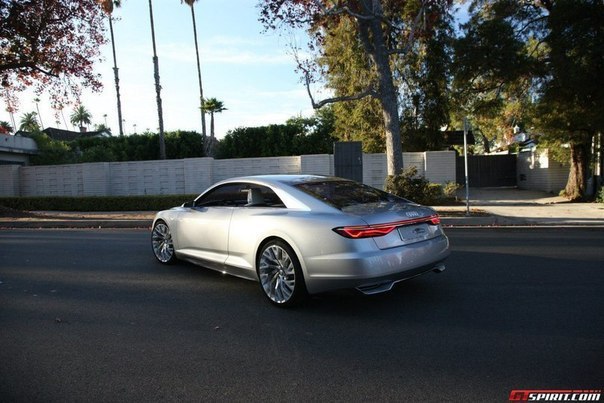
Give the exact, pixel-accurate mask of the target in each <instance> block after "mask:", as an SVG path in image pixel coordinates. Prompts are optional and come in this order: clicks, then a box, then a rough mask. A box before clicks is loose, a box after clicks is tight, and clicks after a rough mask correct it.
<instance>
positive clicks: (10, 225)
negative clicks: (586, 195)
mask: <svg viewBox="0 0 604 403" xmlns="http://www.w3.org/2000/svg"><path fill="white" fill-rule="evenodd" d="M441 221H442V225H443V227H445V228H465V227H474V228H506V227H507V228H514V227H550V228H555V227H584V228H585V227H592V228H604V224H600V223H585V222H581V221H577V220H573V219H568V220H562V221H555V222H551V221H544V220H539V219H527V218H516V217H504V216H498V215H485V216H479V217H446V216H445V217H441ZM152 223H153V220H149V219H138V220H128V219H87V220H78V219H62V220H61V219H58V220H31V221H19V220H0V229H42V228H44V229H69V228H73V229H76V228H81V229H84V228H89V229H92V228H116V229H126V228H132V229H134V228H139V229H150V228H151V225H152Z"/></svg>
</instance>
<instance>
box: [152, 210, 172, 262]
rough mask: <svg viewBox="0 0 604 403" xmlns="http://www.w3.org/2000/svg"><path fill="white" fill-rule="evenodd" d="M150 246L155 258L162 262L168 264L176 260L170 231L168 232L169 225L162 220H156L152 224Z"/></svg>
mask: <svg viewBox="0 0 604 403" xmlns="http://www.w3.org/2000/svg"><path fill="white" fill-rule="evenodd" d="M151 248H152V249H153V254H154V255H155V257H156V258H157V260H159V261H160V262H162V263H165V264H170V263H173V262H174V261H175V260H176V257H175V256H174V244H173V243H172V233H171V232H170V227H168V224H166V223H165V222H164V221H161V220H158V221H156V222H155V225H153V231H152V232H151Z"/></svg>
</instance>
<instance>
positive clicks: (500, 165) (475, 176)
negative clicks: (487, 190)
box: [456, 154, 516, 188]
mask: <svg viewBox="0 0 604 403" xmlns="http://www.w3.org/2000/svg"><path fill="white" fill-rule="evenodd" d="M456 168H457V172H456V179H457V183H459V184H460V185H464V184H465V169H464V157H457V161H456ZM468 176H469V180H470V187H477V188H480V187H502V186H516V155H515V154H506V155H468Z"/></svg>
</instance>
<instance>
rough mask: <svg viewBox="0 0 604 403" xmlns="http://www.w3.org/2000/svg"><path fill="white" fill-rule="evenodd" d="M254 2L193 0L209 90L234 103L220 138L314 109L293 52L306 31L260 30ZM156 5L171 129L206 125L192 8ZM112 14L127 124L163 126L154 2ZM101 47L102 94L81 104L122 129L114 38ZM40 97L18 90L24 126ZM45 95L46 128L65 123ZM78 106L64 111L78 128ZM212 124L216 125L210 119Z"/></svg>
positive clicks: (162, 0)
mask: <svg viewBox="0 0 604 403" xmlns="http://www.w3.org/2000/svg"><path fill="white" fill-rule="evenodd" d="M257 3H258V2H257V0H201V1H198V2H197V3H196V4H195V14H196V18H197V37H198V41H199V46H200V60H201V70H202V81H203V90H204V96H205V97H206V98H217V99H218V100H220V101H222V102H223V103H224V106H225V107H226V108H227V110H226V111H224V112H222V113H220V114H218V115H216V119H215V120H216V136H217V137H218V138H221V137H223V136H224V135H225V134H226V133H227V132H228V131H229V130H232V129H235V128H237V127H253V126H261V125H267V124H272V123H284V122H285V121H286V120H287V119H289V118H291V117H293V116H298V115H303V116H310V115H312V114H313V110H312V107H311V104H310V100H309V98H308V95H307V93H306V89H305V87H304V85H303V84H302V83H301V82H300V77H299V75H298V74H297V73H296V72H295V68H296V63H295V60H294V56H293V55H292V54H291V52H290V50H289V49H290V45H291V44H292V43H295V44H296V45H298V46H304V45H305V44H306V40H307V38H306V35H305V33H303V32H296V33H292V32H282V31H277V32H274V31H270V32H268V33H263V26H262V25H261V24H260V22H258V15H259V11H258V9H257V8H256V5H257ZM153 13H154V21H155V36H156V42H157V53H158V57H159V69H160V77H161V86H162V92H161V96H162V101H163V104H162V106H163V117H164V128H165V130H166V131H172V130H178V129H181V130H194V131H197V132H201V118H200V114H199V109H198V107H199V86H198V83H197V65H196V61H195V46H194V42H193V27H192V23H191V11H190V8H189V6H187V5H186V4H181V2H180V1H179V0H153ZM114 17H116V18H117V19H118V20H117V21H115V23H114V31H115V37H116V52H117V60H118V67H119V73H120V92H121V100H122V114H123V119H124V120H125V123H124V132H125V133H126V134H131V133H134V132H135V130H136V132H138V133H141V132H144V131H145V130H147V129H148V130H151V131H153V132H156V131H157V130H158V117H157V107H156V99H155V84H154V78H153V62H152V55H153V48H152V43H151V28H150V24H149V6H148V2H147V1H145V0H124V1H123V2H122V7H121V8H118V9H115V11H114ZM107 35H109V33H107ZM102 52H103V55H104V59H105V60H104V62H102V63H100V64H97V65H96V71H97V72H98V73H100V74H101V75H102V82H103V84H104V89H103V91H102V92H101V93H92V92H91V91H86V90H85V91H84V94H83V96H82V104H83V105H84V106H85V107H86V108H87V109H88V110H89V111H90V112H91V113H92V116H93V119H92V120H93V125H94V124H99V123H105V122H106V124H107V126H109V127H110V128H111V129H112V132H113V133H114V135H115V134H118V133H119V129H118V119H117V108H116V101H115V85H114V79H113V70H112V67H113V59H112V56H111V46H110V44H107V45H105V46H104V47H103V49H102ZM302 56H303V55H302ZM317 90H319V92H318V93H315V99H317V100H319V99H321V93H320V90H321V88H315V89H314V91H317ZM34 98H35V95H34V94H33V93H32V92H31V91H30V92H26V93H24V94H23V95H22V96H21V97H20V108H19V111H18V112H17V113H16V114H15V116H14V118H15V121H16V124H17V126H18V125H19V120H20V118H21V116H22V115H23V114H24V113H26V112H31V111H35V110H36V105H35V103H34V102H33V99H34ZM39 98H40V104H39V107H40V115H41V117H42V122H43V125H44V127H49V126H52V127H59V128H63V129H64V128H65V124H64V123H63V118H62V117H59V121H60V123H59V124H57V123H56V118H55V112H54V111H53V110H52V109H50V107H49V104H50V102H49V100H48V94H42V96H40V97H39ZM3 109H4V108H3ZM72 110H73V106H72V107H68V108H66V109H65V111H64V116H65V119H66V121H67V125H68V126H69V127H68V129H72V127H71V124H70V123H69V115H70V114H71V112H72ZM105 114H106V115H107V117H106V118H105V117H104V115H105ZM0 120H5V121H8V122H10V116H9V114H8V112H6V111H5V110H2V111H0ZM207 125H208V126H207V129H208V131H209V117H208V118H207Z"/></svg>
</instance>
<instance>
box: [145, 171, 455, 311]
mask: <svg viewBox="0 0 604 403" xmlns="http://www.w3.org/2000/svg"><path fill="white" fill-rule="evenodd" d="M151 238H152V249H153V253H154V254H155V257H156V258H157V259H158V260H159V261H160V262H162V263H172V262H174V261H175V260H176V259H182V260H187V261H190V262H193V263H196V264H199V265H201V266H204V267H207V268H210V269H213V270H218V271H221V272H223V273H228V274H231V275H234V276H238V277H243V278H246V279H250V280H256V281H259V282H260V285H261V289H262V290H263V292H264V294H265V295H266V296H267V297H268V299H269V300H270V301H271V302H272V303H273V304H276V305H279V306H291V305H295V304H296V303H298V302H300V301H301V300H302V299H303V298H304V297H305V296H307V295H308V294H315V293H320V292H323V291H328V290H335V289H341V288H356V289H358V290H359V291H361V292H363V293H365V294H375V293H380V292H384V291H388V290H390V289H392V287H393V285H394V284H395V283H397V282H399V281H402V280H406V279H409V278H411V277H414V276H417V275H419V274H422V273H425V272H428V271H437V272H440V271H443V270H444V269H445V266H444V264H443V261H444V260H445V258H446V257H447V256H448V255H449V241H448V239H447V237H446V236H445V234H444V233H443V230H442V228H441V225H440V219H439V217H438V215H437V214H436V213H435V211H434V210H432V209H431V208H429V207H424V206H420V205H418V204H415V203H413V202H411V201H409V200H406V199H402V198H399V197H397V196H394V195H392V194H389V193H386V192H383V191H381V190H377V189H375V188H372V187H370V186H366V185H363V184H360V183H357V182H354V181H351V180H347V179H341V178H335V177H325V176H311V175H273V176H248V177H242V178H233V179H228V180H225V181H222V182H219V183H216V184H215V185H213V186H211V187H210V188H209V189H208V190H206V191H205V192H204V193H202V194H201V195H200V196H199V197H197V198H196V199H195V200H194V201H191V202H188V203H185V204H183V205H182V206H181V207H175V208H172V209H170V210H164V211H160V212H159V213H157V215H156V217H155V219H154V221H153V229H152V236H151Z"/></svg>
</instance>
